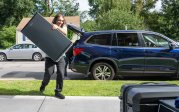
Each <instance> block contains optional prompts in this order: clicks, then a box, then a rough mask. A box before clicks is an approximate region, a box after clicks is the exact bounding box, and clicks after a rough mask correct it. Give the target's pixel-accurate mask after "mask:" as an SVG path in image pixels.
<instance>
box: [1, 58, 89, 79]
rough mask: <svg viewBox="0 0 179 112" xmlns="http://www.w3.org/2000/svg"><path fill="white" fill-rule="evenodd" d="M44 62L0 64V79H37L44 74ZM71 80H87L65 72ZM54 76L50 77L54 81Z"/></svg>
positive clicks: (78, 75)
mask: <svg viewBox="0 0 179 112" xmlns="http://www.w3.org/2000/svg"><path fill="white" fill-rule="evenodd" d="M44 63H45V62H44V61H40V62H35V61H7V62H0V79H17V80H19V79H39V80H42V78H43V74H44ZM67 72H68V78H69V79H71V80H88V78H87V77H84V75H83V74H80V73H75V72H73V71H71V70H70V69H68V70H67ZM55 76H56V74H54V75H53V76H52V79H55Z"/></svg>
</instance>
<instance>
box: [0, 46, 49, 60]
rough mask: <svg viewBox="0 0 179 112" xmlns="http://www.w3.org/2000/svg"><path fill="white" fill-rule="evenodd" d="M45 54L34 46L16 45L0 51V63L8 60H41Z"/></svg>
mask: <svg viewBox="0 0 179 112" xmlns="http://www.w3.org/2000/svg"><path fill="white" fill-rule="evenodd" d="M45 56H46V54H45V53H44V52H43V51H42V50H41V49H39V48H38V47H37V46H36V45H34V44H17V45H14V46H12V47H10V48H8V49H5V50H0V61H6V60H9V59H33V60H34V61H40V60H42V59H43V58H44V57H45Z"/></svg>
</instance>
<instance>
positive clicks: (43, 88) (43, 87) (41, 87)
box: [40, 85, 45, 93]
mask: <svg viewBox="0 0 179 112" xmlns="http://www.w3.org/2000/svg"><path fill="white" fill-rule="evenodd" d="M44 91H45V86H42V85H41V86H40V92H41V93H43V92H44Z"/></svg>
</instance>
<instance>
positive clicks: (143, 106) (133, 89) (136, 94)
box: [120, 83, 179, 112]
mask: <svg viewBox="0 0 179 112" xmlns="http://www.w3.org/2000/svg"><path fill="white" fill-rule="evenodd" d="M177 97H179V86H177V85H174V84H166V83H159V84H156V83H148V84H127V85H123V86H122V88H121V96H120V99H121V102H120V109H121V110H120V112H158V107H159V103H160V100H167V99H175V98H177Z"/></svg>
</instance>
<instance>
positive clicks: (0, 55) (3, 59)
mask: <svg viewBox="0 0 179 112" xmlns="http://www.w3.org/2000/svg"><path fill="white" fill-rule="evenodd" d="M6 60H7V57H6V54H4V53H0V61H6Z"/></svg>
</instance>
